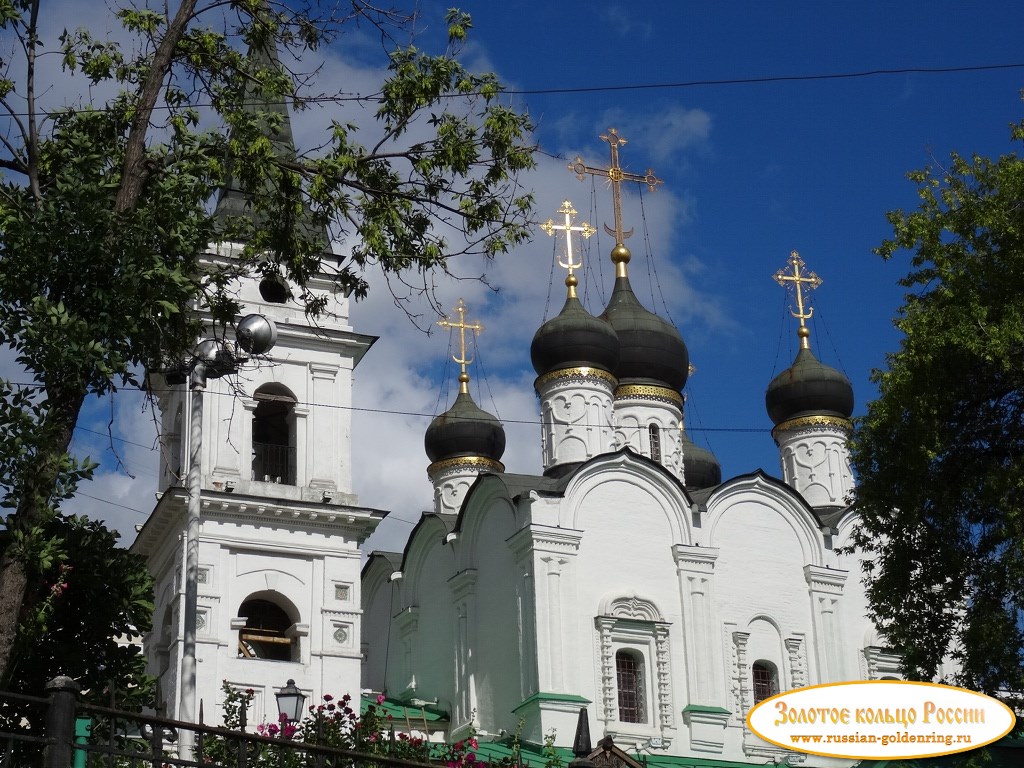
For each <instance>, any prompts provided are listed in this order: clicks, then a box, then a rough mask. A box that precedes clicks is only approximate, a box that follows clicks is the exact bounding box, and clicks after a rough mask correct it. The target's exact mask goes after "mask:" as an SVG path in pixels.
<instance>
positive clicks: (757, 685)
mask: <svg viewBox="0 0 1024 768" xmlns="http://www.w3.org/2000/svg"><path fill="white" fill-rule="evenodd" d="M751 677H752V678H753V683H754V703H755V704H757V703H758V702H761V701H764V700H765V699H767V698H770V697H771V696H774V695H775V694H777V693H778V692H779V675H778V672H776V670H775V665H774V664H772V663H771V662H768V661H755V662H754V666H753V667H752V670H751Z"/></svg>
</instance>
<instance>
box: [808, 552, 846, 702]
mask: <svg viewBox="0 0 1024 768" xmlns="http://www.w3.org/2000/svg"><path fill="white" fill-rule="evenodd" d="M847 574H848V572H847V571H839V570H835V569H832V568H825V567H822V566H819V565H806V566H804V578H805V579H806V580H807V586H808V591H809V593H810V598H811V616H812V618H813V621H814V634H815V637H816V640H817V641H816V642H815V643H814V646H815V650H816V652H817V659H816V661H817V664H818V678H819V679H818V681H817V682H819V683H835V682H839V681H841V680H844V679H846V675H845V669H844V665H843V648H842V627H841V619H840V615H839V602H840V599H841V598H842V595H843V585H844V584H846V577H847Z"/></svg>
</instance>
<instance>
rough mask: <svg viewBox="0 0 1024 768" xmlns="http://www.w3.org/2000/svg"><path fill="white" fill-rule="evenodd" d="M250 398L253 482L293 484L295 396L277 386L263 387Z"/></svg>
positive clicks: (266, 385) (284, 388)
mask: <svg viewBox="0 0 1024 768" xmlns="http://www.w3.org/2000/svg"><path fill="white" fill-rule="evenodd" d="M253 399H254V400H256V408H255V410H254V411H253V414H252V479H253V480H256V481H258V482H264V483H279V484H281V485H295V475H296V472H295V466H296V465H295V443H296V440H295V404H296V399H295V395H293V394H292V393H291V392H290V391H289V390H288V389H287V388H286V387H284V386H282V385H280V384H264V385H263V386H262V387H260V388H259V389H257V390H256V392H255V394H254V395H253Z"/></svg>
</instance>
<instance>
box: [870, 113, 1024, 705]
mask: <svg viewBox="0 0 1024 768" xmlns="http://www.w3.org/2000/svg"><path fill="white" fill-rule="evenodd" d="M1012 135H1013V139H1014V140H1015V141H1020V140H1022V139H1024V124H1022V125H1018V126H1015V127H1014V128H1013V131H1012ZM910 178H911V180H912V181H914V182H915V183H916V184H917V186H918V194H919V196H920V199H921V204H920V207H919V208H918V209H917V210H914V211H912V212H909V213H906V212H904V211H893V212H891V213H889V214H888V218H889V221H890V222H891V224H892V226H893V230H894V234H893V237H892V239H889V240H886V241H885V242H884V243H883V244H882V245H881V246H880V247H879V248H878V249H877V253H878V254H880V255H881V256H882V257H884V258H886V259H889V258H892V257H893V256H894V254H896V253H897V252H898V251H900V250H909V251H912V254H913V255H912V257H911V271H910V273H909V274H908V275H907V276H906V277H905V278H903V279H902V280H901V281H900V284H901V285H903V286H904V287H906V288H907V289H908V292H907V294H906V296H905V304H904V305H903V307H902V309H901V310H900V313H899V315H898V316H897V318H896V320H895V324H896V327H897V328H899V330H900V331H902V333H903V339H902V341H901V345H900V349H899V351H898V352H895V353H892V354H890V355H889V356H888V358H887V364H888V367H887V369H886V370H881V371H876V372H875V373H874V375H873V378H874V381H875V382H876V383H877V384H878V388H879V397H878V399H877V400H875V401H874V402H872V403H870V404H869V405H868V410H867V415H866V416H864V417H863V418H862V419H860V421H859V423H858V425H857V428H856V432H855V435H854V440H853V464H854V467H855V469H856V471H857V474H858V476H859V477H858V480H859V482H858V487H857V489H856V494H855V502H854V503H855V505H856V508H857V509H858V510H859V512H860V515H861V524H860V529H859V531H858V533H857V536H856V545H857V546H858V547H860V548H862V549H863V550H864V551H866V553H867V554H868V556H869V562H868V564H867V574H868V579H869V582H868V600H869V603H870V610H871V614H872V616H873V618H874V619H875V621H876V622H877V623H878V625H879V628H880V630H881V632H882V634H883V635H884V637H885V639H886V641H887V642H888V643H889V645H890V646H892V647H893V648H896V649H898V650H899V651H900V652H902V653H903V661H904V664H905V667H906V671H907V672H908V674H910V675H911V676H913V677H915V678H918V679H931V678H933V677H934V676H935V675H936V674H937V673H938V671H939V665H940V663H941V662H942V660H943V657H944V656H945V655H946V654H947V653H951V655H952V658H953V659H954V660H955V661H956V662H957V663H958V664H959V666H960V671H959V672H958V673H957V674H956V675H955V682H957V683H958V684H961V685H965V686H967V687H970V688H973V689H976V690H980V691H984V692H986V693H990V694H992V693H995V692H997V691H1002V692H1004V693H1005V692H1006V691H1012V692H1017V693H1018V694H1019V693H1020V692H1024V290H1022V286H1024V204H1022V201H1024V160H1021V159H1020V158H1018V157H1017V156H1016V154H1010V155H1006V156H1003V157H1000V158H999V159H998V160H995V161H992V160H989V159H986V158H983V157H978V156H974V157H971V158H966V157H962V156H960V155H957V154H954V155H953V156H952V158H951V161H950V164H949V166H948V167H945V168H942V167H932V168H928V169H925V170H922V171H917V172H914V173H912V174H910Z"/></svg>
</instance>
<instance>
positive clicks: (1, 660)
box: [0, 380, 86, 695]
mask: <svg viewBox="0 0 1024 768" xmlns="http://www.w3.org/2000/svg"><path fill="white" fill-rule="evenodd" d="M75 384H77V386H74V385H75ZM85 391H86V390H85V382H84V381H81V380H80V381H77V382H74V383H73V384H72V386H71V387H61V388H59V389H54V390H51V391H50V392H49V393H48V397H47V400H48V402H49V403H50V404H51V406H50V409H49V410H48V412H47V415H46V419H45V422H44V425H43V428H42V429H41V430H40V432H41V434H42V435H43V436H44V437H43V441H44V446H43V450H41V451H40V455H39V463H38V465H37V466H38V469H37V471H36V473H35V475H34V476H33V477H30V478H27V479H26V480H25V481H24V483H23V484H22V488H21V497H20V498H19V500H18V509H17V514H16V515H14V516H12V517H11V518H9V519H10V520H11V522H12V529H11V530H8V534H11V533H13V531H15V530H16V531H24V532H26V533H27V532H29V531H31V530H32V529H33V528H35V527H37V526H38V525H39V524H40V523H43V522H45V521H46V520H47V519H48V518H49V517H50V515H52V514H53V508H52V506H51V503H50V500H51V497H52V495H53V489H54V487H55V486H56V484H57V480H58V478H59V477H60V468H61V464H62V459H63V458H64V456H65V455H66V454H67V452H68V447H69V446H70V445H71V438H72V436H73V435H74V431H75V424H77V423H78V414H79V412H80V411H81V410H82V404H83V403H84V402H85ZM26 566H27V563H25V562H24V560H23V559H22V557H21V555H20V553H19V552H17V550H16V547H15V546H14V542H13V541H10V540H9V541H8V544H7V548H6V549H5V550H4V553H3V555H2V556H0V688H4V687H6V685H7V682H8V680H9V678H10V672H11V654H12V653H13V651H14V642H15V640H16V639H17V636H18V624H19V623H20V620H21V612H22V605H23V603H24V601H25V590H26V588H27V587H28V570H27V567H26ZM25 693H29V694H32V695H39V692H38V691H25Z"/></svg>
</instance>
